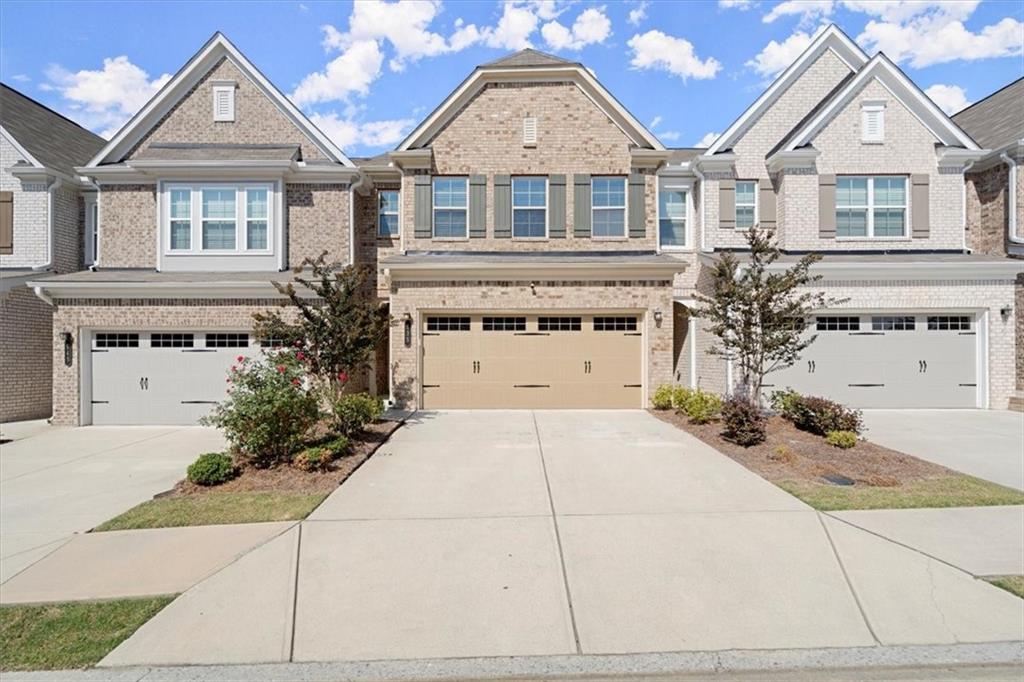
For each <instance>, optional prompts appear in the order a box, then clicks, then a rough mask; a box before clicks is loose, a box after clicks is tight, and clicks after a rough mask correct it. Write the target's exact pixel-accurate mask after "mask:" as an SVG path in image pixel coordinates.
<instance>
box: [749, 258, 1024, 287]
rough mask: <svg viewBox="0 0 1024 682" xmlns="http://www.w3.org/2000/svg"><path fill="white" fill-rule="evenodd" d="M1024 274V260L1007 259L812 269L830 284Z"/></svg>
mask: <svg viewBox="0 0 1024 682" xmlns="http://www.w3.org/2000/svg"><path fill="white" fill-rule="evenodd" d="M792 265H793V263H791V262H778V261H777V262H776V263H774V264H773V265H772V266H770V267H769V269H770V270H785V269H786V268H787V267H790V266H792ZM1022 272H1024V260H1016V259H1013V258H1004V259H998V260H991V261H981V260H975V261H971V260H965V261H963V262H955V261H941V260H935V261H909V262H908V261H902V262H901V261H889V262H887V261H882V260H879V261H874V262H872V261H857V262H845V263H844V262H836V261H829V260H827V255H826V260H822V261H819V262H817V263H815V264H814V265H813V266H811V274H812V275H821V276H822V277H823V278H824V279H826V280H830V281H836V280H840V281H845V280H871V279H874V280H962V279H995V280H1006V281H1011V282H1012V281H1013V280H1014V279H1016V277H1017V275H1019V274H1020V273H1022Z"/></svg>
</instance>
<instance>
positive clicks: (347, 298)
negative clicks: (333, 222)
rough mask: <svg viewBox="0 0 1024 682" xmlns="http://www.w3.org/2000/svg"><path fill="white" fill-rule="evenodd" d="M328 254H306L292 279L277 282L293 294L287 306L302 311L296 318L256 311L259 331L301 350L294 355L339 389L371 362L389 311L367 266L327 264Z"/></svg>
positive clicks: (280, 288)
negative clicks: (370, 279) (375, 289)
mask: <svg viewBox="0 0 1024 682" xmlns="http://www.w3.org/2000/svg"><path fill="white" fill-rule="evenodd" d="M326 256H327V252H326V251H325V252H324V253H322V254H320V256H319V257H318V258H316V259H313V258H306V259H305V260H304V261H303V262H302V263H300V264H299V266H298V267H296V268H295V270H294V272H295V275H296V276H295V279H294V280H293V281H292V282H289V283H287V284H281V283H279V282H274V287H276V288H277V290H278V291H279V292H281V294H282V295H284V296H286V297H287V298H288V302H286V303H285V304H284V305H285V306H288V305H290V306H293V307H294V308H296V309H297V310H298V315H297V318H296V321H295V322H288V321H286V320H285V319H284V318H283V317H282V316H281V313H280V312H278V311H271V312H266V313H255V314H254V315H253V318H254V320H255V324H254V332H255V335H256V337H257V338H259V339H261V340H273V341H278V342H281V343H282V344H283V345H287V346H290V347H292V348H295V349H297V350H296V353H295V357H296V358H297V359H298V360H299V361H300V362H302V363H304V364H305V366H306V367H307V368H308V370H309V372H310V374H311V375H313V376H314V377H315V378H316V379H318V380H319V381H320V382H321V383H322V384H323V385H324V386H326V387H329V388H332V389H334V391H335V392H339V391H340V390H341V388H342V387H343V386H344V385H345V383H346V382H347V381H348V379H349V377H350V376H352V375H353V374H354V373H355V372H358V371H360V370H363V369H365V368H366V367H367V366H368V365H369V362H370V358H371V356H372V354H373V352H374V350H375V349H376V348H377V345H378V344H379V343H380V341H381V339H383V338H384V336H385V334H387V331H388V326H389V324H390V316H389V315H388V311H387V308H386V307H385V306H384V305H382V304H381V303H380V302H379V301H378V300H377V298H376V296H375V293H374V292H373V291H372V290H371V288H370V287H369V286H368V285H367V270H366V269H365V268H361V267H355V266H352V265H349V266H347V267H342V266H341V265H340V264H339V263H328V262H327V260H326ZM307 268H308V270H307ZM296 285H298V287H299V288H296Z"/></svg>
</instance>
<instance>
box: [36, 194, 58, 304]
mask: <svg viewBox="0 0 1024 682" xmlns="http://www.w3.org/2000/svg"><path fill="white" fill-rule="evenodd" d="M61 184H62V181H61V180H60V179H59V178H58V179H57V180H54V181H53V182H52V183H50V185H49V186H48V187H47V188H46V219H47V222H49V225H48V226H47V230H46V262H45V263H43V264H42V265H36V266H34V267H33V268H32V270H33V271H34V272H41V271H44V270H52V269H53V246H54V244H56V243H57V219H56V218H55V217H54V215H53V213H54V211H53V205H54V200H53V199H54V194H55V193H56V192H57V189H58V188H59V187H60V186H61ZM51 305H52V304H51Z"/></svg>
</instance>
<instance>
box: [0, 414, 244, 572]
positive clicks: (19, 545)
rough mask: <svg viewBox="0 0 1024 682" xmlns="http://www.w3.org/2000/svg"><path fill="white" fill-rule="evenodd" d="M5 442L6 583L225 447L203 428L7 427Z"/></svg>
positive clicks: (1, 540)
mask: <svg viewBox="0 0 1024 682" xmlns="http://www.w3.org/2000/svg"><path fill="white" fill-rule="evenodd" d="M3 431H4V435H5V437H9V438H13V439H14V440H13V441H12V442H10V443H6V444H4V445H3V446H2V447H0V582H6V581H7V580H9V579H10V578H11V577H12V576H14V575H15V574H17V573H18V572H20V571H21V570H23V569H24V568H26V567H27V566H29V565H31V564H33V563H34V562H36V561H38V560H39V559H41V558H43V557H45V556H46V555H47V554H49V553H50V552H52V551H54V550H56V549H57V548H58V547H60V546H61V545H62V544H64V543H65V542H67V541H68V540H69V539H70V538H71V537H72V535H73V534H74V533H80V532H83V531H87V530H89V529H90V528H93V527H94V526H96V525H98V524H100V523H102V522H104V521H106V520H107V519H109V518H111V517H113V516H116V515H118V514H120V513H121V512H123V511H125V510H126V509H129V508H130V507H133V506H135V505H136V504H139V503H140V502H143V501H145V500H148V499H149V498H151V497H152V496H153V495H155V494H156V493H159V492H162V491H164V490H167V489H168V488H170V487H171V486H172V485H174V483H175V482H176V481H177V480H179V479H180V478H182V477H183V476H184V473H185V468H186V467H187V466H188V465H189V464H190V463H191V462H192V461H193V460H194V459H195V458H196V456H197V455H198V454H199V453H202V452H209V451H211V450H220V449H223V447H224V442H223V439H222V437H221V435H220V434H219V433H218V432H217V431H215V430H213V429H206V428H201V427H142V426H121V427H113V426H108V427H99V426H89V427H84V428H70V427H56V426H48V425H45V423H40V422H36V423H26V424H12V425H4V429H3Z"/></svg>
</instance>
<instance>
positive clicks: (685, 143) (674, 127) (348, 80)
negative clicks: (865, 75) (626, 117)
mask: <svg viewBox="0 0 1024 682" xmlns="http://www.w3.org/2000/svg"><path fill="white" fill-rule="evenodd" d="M830 22H832V23H835V24H837V25H838V26H839V27H840V28H842V29H843V30H844V31H845V32H846V33H847V34H848V35H849V36H850V37H851V38H853V39H854V40H855V41H856V42H857V43H858V44H859V45H860V46H861V47H862V48H863V49H864V50H865V51H866V52H867V53H868V54H869V55H873V54H875V53H876V52H879V51H881V52H884V53H885V54H886V55H888V56H889V57H890V58H891V59H893V60H894V61H896V62H897V63H898V64H899V65H900V67H902V68H903V69H904V70H905V71H906V72H907V73H908V74H909V76H910V77H911V78H912V79H913V80H914V81H915V82H916V83H917V84H918V85H919V86H920V87H921V88H922V89H924V90H925V91H926V92H927V93H928V94H929V95H930V96H931V97H932V98H933V99H934V100H935V101H936V103H938V105H939V106H940V107H942V108H943V109H945V110H946V111H947V112H950V113H953V112H955V111H958V110H960V109H962V108H963V107H965V106H967V105H968V104H970V103H972V102H975V101H977V100H979V99H982V98H984V97H985V96H986V95H988V94H990V93H992V92H994V91H995V90H998V89H999V88H1000V87H1002V86H1004V85H1006V84H1008V83H1010V82H1012V81H1013V80H1016V79H1017V78H1020V77H1021V76H1024V23H1022V22H1024V1H1022V0H986V1H985V2H981V1H979V0H947V1H936V0H799V1H798V0H787V1H784V2H774V1H773V2H769V1H764V0H707V1H696V0H695V1H682V0H676V1H672V2H668V1H640V0H625V1H621V2H613V1H610V0H609V1H606V2H586V1H582V0H510V1H509V2H496V1H494V0H479V1H470V0H457V1H448V2H443V1H442V0H392V1H390V2H389V1H386V0H360V1H359V2H356V3H352V2H327V1H317V0H281V1H272V0H265V1H261V2H251V1H245V0H233V1H230V2H210V1H203V2H193V1H191V0H176V1H161V0H151V1H145V2H133V1H120V2H86V1H80V2H74V1H64V2H50V1H47V0H33V1H31V2H27V1H21V0H0V80H2V81H3V82H4V83H6V84H8V85H10V86H11V87H13V88H15V89H17V90H19V91H21V92H23V93H25V94H26V95H28V96H30V97H32V98H34V99H36V100H38V101H40V102H42V103H44V104H46V105H47V106H49V107H51V108H53V109H55V110H57V111H59V112H61V113H63V114H65V115H66V116H68V117H69V118H71V119H73V120H75V121H77V122H79V123H80V124H82V125H84V126H85V127H87V128H90V129H91V130H94V131H95V132H97V133H99V134H100V135H103V136H104V137H108V138H109V137H111V136H112V135H113V134H115V133H116V132H117V130H118V128H119V127H120V126H121V125H123V124H124V122H125V121H127V120H128V118H130V117H131V115H132V114H133V113H135V111H137V110H138V109H140V108H141V107H142V106H143V105H144V104H145V103H146V102H147V101H148V100H149V98H150V97H151V96H152V95H153V94H154V93H155V92H156V91H157V90H159V88H160V87H161V86H162V85H163V84H164V83H166V82H167V80H168V79H169V78H170V77H171V75H173V74H174V73H175V72H176V71H177V70H178V69H179V68H180V67H181V66H182V65H183V64H184V63H185V62H186V61H187V60H188V59H189V58H190V57H191V56H192V55H193V54H194V53H195V52H196V51H197V50H199V48H200V47H201V46H202V45H203V43H205V42H206V40H207V39H208V38H209V37H210V36H211V35H212V34H213V33H214V32H215V31H218V30H219V31H221V32H223V33H224V34H225V35H226V36H227V37H228V38H229V39H230V40H231V41H232V42H233V43H234V44H235V45H236V46H237V47H238V48H239V49H240V50H241V51H242V52H243V53H244V54H245V55H246V56H247V57H248V58H249V59H250V61H252V62H253V63H254V64H255V65H256V67H257V68H259V69H260V70H261V71H262V72H263V73H264V74H265V75H266V76H267V77H268V78H269V79H270V80H271V81H272V82H273V83H274V84H275V85H276V86H277V87H278V88H280V89H281V90H282V91H283V92H284V93H285V94H287V95H288V96H289V97H291V98H292V100H293V101H294V102H295V103H296V104H297V105H298V106H299V107H300V108H301V109H302V110H303V111H304V112H305V113H306V114H307V115H309V116H310V118H311V119H312V120H313V122H314V123H316V124H317V125H318V126H319V127H320V128H321V129H322V130H323V131H324V132H325V133H327V134H328V135H329V136H330V137H331V138H332V139H333V140H334V141H335V142H336V143H337V144H338V145H339V146H340V147H341V148H342V149H344V150H345V151H346V153H348V154H349V155H352V156H365V155H370V154H375V153H379V152H381V151H384V150H386V149H390V148H393V147H394V146H395V145H397V144H398V143H399V142H400V141H401V140H402V138H403V137H404V136H405V135H406V134H407V133H408V132H410V131H411V130H412V129H413V128H414V127H415V125H416V124H417V123H418V122H419V121H420V120H422V119H423V118H424V117H425V116H426V115H427V114H429V112H430V111H431V110H433V109H434V107H436V106H437V105H438V104H439V103H440V102H441V101H442V100H443V99H444V98H445V97H446V96H447V95H448V94H449V93H450V92H451V91H452V90H453V89H454V88H455V87H456V86H458V84H459V83H460V82H461V81H462V80H463V79H464V78H465V77H466V76H467V75H468V74H469V73H470V72H471V71H472V70H473V68H474V67H475V66H477V65H479V64H483V63H486V62H489V61H492V60H494V59H497V58H499V57H501V56H503V55H505V54H508V53H510V52H513V51H515V50H518V49H522V48H525V47H533V48H535V49H538V50H542V51H545V52H549V53H552V54H556V55H558V56H560V57H563V58H566V59H570V60H572V61H579V62H582V63H583V64H585V65H586V66H587V67H588V68H590V69H591V70H592V72H593V73H594V74H595V75H596V76H597V78H598V79H599V80H600V81H601V82H602V83H603V84H604V85H605V87H606V88H608V89H609V90H610V91H611V93H612V94H613V95H614V96H615V97H616V98H618V99H619V101H621V102H622V103H623V104H624V105H625V106H626V107H627V108H628V109H629V110H630V111H631V112H632V113H633V114H634V115H635V116H637V118H639V119H640V120H641V121H642V122H643V123H645V124H647V126H648V127H649V128H650V129H651V130H652V131H653V132H654V133H655V134H656V135H657V136H658V137H659V139H661V141H662V142H663V143H664V144H665V145H666V146H669V147H691V146H706V145H707V144H710V142H711V141H712V140H713V139H714V136H715V135H717V134H719V133H721V132H722V131H723V130H725V129H726V128H727V127H728V126H729V124H730V123H732V121H733V120H735V119H736V118H737V117H738V116H739V115H740V114H741V113H742V112H743V111H744V110H745V109H746V108H747V107H748V106H749V105H750V104H751V103H752V102H753V100H754V99H756V98H757V96H758V95H759V94H760V92H761V91H762V90H763V89H764V88H765V87H767V85H768V84H769V83H770V82H771V81H772V79H773V78H774V77H775V76H776V75H778V73H780V72H781V71H782V70H783V69H784V68H785V67H786V66H788V65H789V63H790V62H792V60H793V59H795V58H796V57H797V56H798V55H799V54H800V52H801V51H802V50H803V48H804V47H806V46H807V45H808V44H809V43H810V41H811V39H812V37H813V36H814V34H815V32H816V31H818V30H820V29H821V27H823V26H825V25H827V24H828V23H830ZM1022 106H1024V104H1022Z"/></svg>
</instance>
